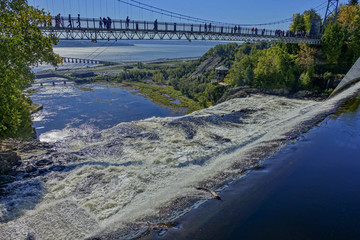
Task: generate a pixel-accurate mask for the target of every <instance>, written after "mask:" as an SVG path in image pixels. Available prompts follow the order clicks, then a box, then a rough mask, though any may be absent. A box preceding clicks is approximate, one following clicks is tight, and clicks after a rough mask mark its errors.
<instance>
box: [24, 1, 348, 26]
mask: <svg viewBox="0 0 360 240" xmlns="http://www.w3.org/2000/svg"><path fill="white" fill-rule="evenodd" d="M122 1H124V2H127V3H131V1H130V0H122ZM138 1H139V2H142V3H145V4H148V5H152V6H155V7H159V8H162V9H166V10H169V11H173V12H177V13H181V14H184V15H189V16H193V17H198V18H203V19H210V20H214V21H221V22H230V23H238V24H252V23H267V22H274V21H278V20H283V19H287V18H290V17H291V16H292V14H293V13H302V12H303V11H305V10H307V9H310V8H315V7H317V6H319V5H321V4H324V5H322V6H325V7H326V2H327V0H299V1H298V0H295V1H294V0H293V1H288V0H272V1H270V0H223V1H219V0H196V1H195V0H181V1H175V0H138ZM28 2H29V4H30V5H36V6H39V7H40V8H45V9H46V10H48V11H50V12H55V13H54V14H53V15H56V14H57V13H61V14H62V15H64V16H67V15H68V14H69V13H71V14H72V15H73V16H75V15H77V14H78V13H80V14H81V16H82V17H91V18H92V17H96V18H97V17H100V16H106V17H107V16H110V17H111V18H113V19H119V18H121V19H125V18H126V16H129V17H130V19H134V20H135V19H136V20H149V21H152V20H154V19H158V20H159V21H171V20H172V21H177V22H179V20H178V19H175V18H170V17H166V16H164V15H161V14H156V13H153V12H148V11H144V10H140V9H138V8H135V7H131V6H129V5H127V4H125V3H120V2H118V1H117V0H28ZM340 3H348V0H340ZM320 14H321V16H322V17H323V15H324V14H325V9H322V11H320ZM284 25H286V24H279V25H278V28H283V27H285V26H284Z"/></svg>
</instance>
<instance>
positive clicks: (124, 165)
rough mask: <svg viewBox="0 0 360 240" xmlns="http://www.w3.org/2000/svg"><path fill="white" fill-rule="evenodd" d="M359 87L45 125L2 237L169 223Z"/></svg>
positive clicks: (10, 200) (6, 204) (130, 233)
mask: <svg viewBox="0 0 360 240" xmlns="http://www.w3.org/2000/svg"><path fill="white" fill-rule="evenodd" d="M87 87H88V88H89V86H87ZM63 88H66V89H68V88H69V86H63ZM90 88H91V87H90ZM359 89H360V83H357V84H355V85H354V86H352V87H351V88H349V89H347V90H345V91H343V92H342V93H340V94H338V95H336V96H335V97H333V98H331V99H328V100H326V101H313V100H301V99H294V98H286V97H281V96H274V95H264V94H250V95H248V96H245V97H241V98H234V99H230V100H228V101H225V102H223V103H221V104H218V105H216V106H213V107H210V108H208V109H203V110H200V111H197V112H193V113H191V114H188V115H181V116H172V117H170V116H168V117H149V118H146V119H142V120H134V121H133V120H132V119H129V121H125V122H122V123H119V124H114V126H111V127H110V128H108V127H109V126H107V125H106V124H105V126H104V127H100V128H91V129H90V130H88V128H86V127H85V128H83V131H81V132H79V131H75V130H74V129H79V128H78V125H74V128H73V129H71V127H69V126H68V127H65V128H63V129H65V130H64V131H61V130H60V131H56V132H55V133H56V134H55V135H56V136H57V137H55V138H54V137H51V136H53V135H54V134H53V133H54V132H52V131H50V132H47V133H46V132H45V133H43V134H44V135H40V139H41V140H42V142H43V144H44V146H45V147H43V148H42V149H41V150H39V151H37V152H36V153H35V154H27V155H24V156H22V164H21V165H20V166H19V167H18V169H17V170H18V174H17V175H16V181H14V182H12V183H10V184H8V185H6V187H4V189H3V190H2V195H1V198H0V208H1V211H0V213H1V215H0V216H1V222H2V224H1V225H0V233H1V234H0V235H1V239H25V238H26V237H34V238H35V239H84V238H89V239H99V238H100V239H108V238H109V237H110V236H116V237H117V238H125V237H128V238H131V237H136V236H138V235H139V234H140V235H141V234H143V233H144V231H146V230H147V229H149V226H150V227H151V228H154V229H164V230H166V229H167V227H169V226H171V223H172V222H173V221H174V219H176V218H177V217H179V216H182V215H183V214H184V213H186V212H189V211H190V210H191V209H193V208H196V207H197V206H199V205H200V204H202V203H204V202H205V201H207V200H209V199H212V198H213V195H212V194H211V193H210V192H209V191H204V190H203V189H213V190H214V191H216V192H218V193H220V194H221V191H222V190H224V189H225V188H226V186H228V184H230V183H231V182H232V181H234V180H237V179H239V178H241V177H242V176H244V174H246V173H248V172H249V171H251V170H252V169H254V168H257V167H258V166H259V164H261V162H262V161H263V160H264V159H265V158H266V157H269V156H271V155H272V154H274V153H275V152H277V151H278V150H280V149H281V148H282V147H283V146H284V145H285V144H287V143H289V142H291V141H294V140H295V139H296V138H297V137H299V136H300V135H301V134H302V133H303V132H305V131H307V130H308V129H310V128H311V127H312V126H313V125H314V124H315V123H316V122H317V121H319V120H322V119H323V118H325V117H326V116H327V115H328V114H330V113H332V112H334V111H335V110H336V108H337V107H338V106H339V104H340V103H342V102H343V101H344V99H347V98H349V97H351V96H353V95H355V94H357V93H358V91H359ZM68 90H69V89H68ZM113 91H114V90H113ZM94 98H95V97H94ZM70 105H71V104H70ZM50 115H51V114H50ZM80 115H81V114H80ZM100 122H101V121H100ZM80 129H81V128H80ZM59 132H61V134H59ZM64 132H66V134H64ZM51 133H52V134H51ZM41 136H42V137H41ZM59 136H60V137H59Z"/></svg>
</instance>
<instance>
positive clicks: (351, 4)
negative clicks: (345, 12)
mask: <svg viewBox="0 0 360 240" xmlns="http://www.w3.org/2000/svg"><path fill="white" fill-rule="evenodd" d="M358 4H359V1H358V0H350V1H349V5H350V6H354V5H358Z"/></svg>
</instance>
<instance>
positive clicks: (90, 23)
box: [40, 17, 320, 39]
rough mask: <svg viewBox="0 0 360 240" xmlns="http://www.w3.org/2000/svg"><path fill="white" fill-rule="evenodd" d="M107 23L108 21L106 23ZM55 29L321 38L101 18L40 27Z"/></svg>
mask: <svg viewBox="0 0 360 240" xmlns="http://www.w3.org/2000/svg"><path fill="white" fill-rule="evenodd" d="M106 22H107V21H106ZM40 27H46V28H54V29H79V30H80V29H84V30H88V29H91V30H99V31H100V30H101V31H104V30H106V31H132V32H136V31H153V32H163V33H169V32H172V33H193V34H218V35H254V36H267V37H299V38H304V37H306V38H313V39H317V38H320V36H316V35H309V34H306V33H304V32H301V33H299V32H297V33H294V32H292V31H283V30H280V29H279V30H272V29H265V28H261V29H258V28H256V27H253V28H249V27H242V26H239V25H234V26H229V25H227V26H217V25H211V24H189V23H175V22H157V21H152V22H150V21H134V20H131V21H126V20H120V19H115V20H111V24H108V23H107V24H106V23H104V22H103V21H100V18H80V19H78V18H77V17H71V18H69V17H60V18H58V19H56V17H53V19H52V22H51V25H50V26H45V25H43V26H40Z"/></svg>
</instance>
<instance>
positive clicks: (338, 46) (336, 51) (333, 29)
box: [321, 22, 347, 63]
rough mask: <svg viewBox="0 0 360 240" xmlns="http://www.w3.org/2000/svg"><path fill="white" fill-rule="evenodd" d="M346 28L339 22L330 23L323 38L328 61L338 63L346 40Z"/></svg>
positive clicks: (322, 41)
mask: <svg viewBox="0 0 360 240" xmlns="http://www.w3.org/2000/svg"><path fill="white" fill-rule="evenodd" d="M346 36H347V32H346V28H345V27H343V26H341V25H340V24H339V23H338V22H336V23H331V24H329V25H328V26H327V27H326V29H325V32H324V35H323V36H322V38H321V43H322V44H321V45H322V49H323V51H324V53H325V54H326V57H327V61H328V63H336V61H337V60H338V58H339V56H340V54H341V50H342V47H343V44H344V42H345V40H346Z"/></svg>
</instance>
